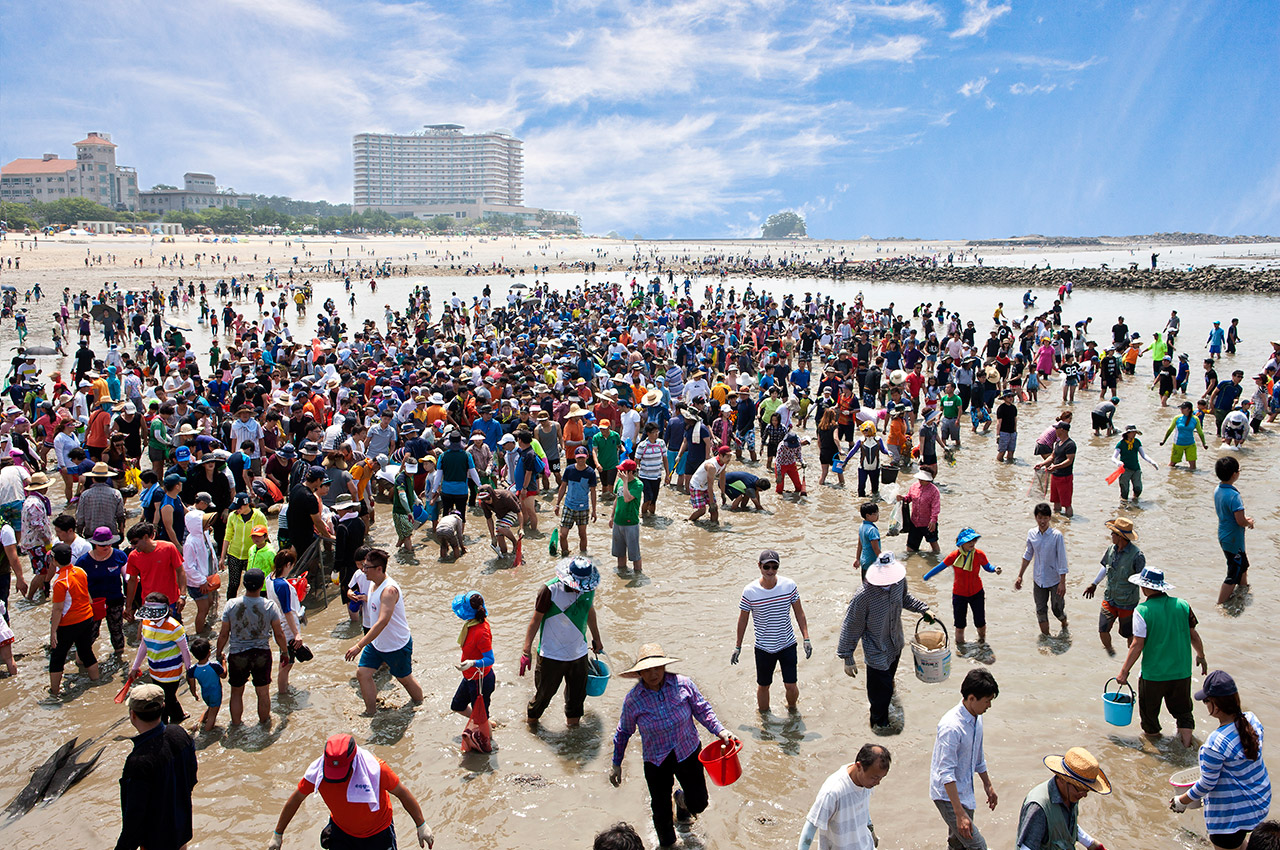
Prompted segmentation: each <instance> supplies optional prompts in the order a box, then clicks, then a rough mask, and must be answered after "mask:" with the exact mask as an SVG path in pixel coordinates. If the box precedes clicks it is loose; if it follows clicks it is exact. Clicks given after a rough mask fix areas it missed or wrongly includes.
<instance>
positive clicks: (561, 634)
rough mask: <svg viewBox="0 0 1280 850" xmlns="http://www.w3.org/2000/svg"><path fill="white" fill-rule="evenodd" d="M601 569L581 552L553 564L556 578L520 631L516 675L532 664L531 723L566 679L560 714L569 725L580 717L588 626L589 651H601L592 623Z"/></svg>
mask: <svg viewBox="0 0 1280 850" xmlns="http://www.w3.org/2000/svg"><path fill="white" fill-rule="evenodd" d="M599 584H600V571H599V570H597V569H596V565H595V564H593V563H592V562H591V559H590V558H588V557H586V556H585V555H578V556H576V557H573V558H566V559H564V560H563V561H561V562H560V564H559V565H558V566H557V567H556V577H555V578H553V579H551V580H550V581H548V582H547V583H546V584H545V585H544V586H543V587H542V588H541V589H540V590H539V591H538V597H537V599H536V600H535V602H534V605H533V608H534V610H533V618H532V619H530V620H529V628H528V629H527V630H526V631H525V635H524V651H523V653H522V654H521V656H520V673H519V674H520V675H521V676H523V675H524V674H525V671H526V670H528V669H529V667H530V666H533V684H534V687H535V689H536V690H535V693H534V695H533V699H531V700H529V705H528V708H527V711H526V715H527V720H528V722H529V725H530V726H537V724H538V720H539V719H540V718H541V717H542V713H543V712H544V711H546V710H547V706H548V705H550V704H551V698H552V697H554V696H555V695H556V692H557V691H559V690H560V684H561V682H563V683H564V716H565V723H566V724H567V725H568V726H577V725H578V723H579V722H580V721H581V720H582V714H583V703H585V702H586V698H587V669H588V665H587V649H588V647H587V630H588V629H590V630H591V646H590V649H591V650H592V651H593V652H597V653H599V652H603V651H604V643H603V642H602V641H601V640H600V627H599V626H598V625H596V609H595V596H596V594H595V589H596V586H597V585H599ZM535 637H537V638H538V654H537V658H536V660H535V659H534V657H533V639H534V638H535Z"/></svg>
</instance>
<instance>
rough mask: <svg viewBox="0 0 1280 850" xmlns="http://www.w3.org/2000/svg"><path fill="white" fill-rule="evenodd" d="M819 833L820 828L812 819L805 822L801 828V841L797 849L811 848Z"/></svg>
mask: <svg viewBox="0 0 1280 850" xmlns="http://www.w3.org/2000/svg"><path fill="white" fill-rule="evenodd" d="M817 835H818V828H817V827H816V826H814V825H813V822H812V821H809V820H806V821H805V822H804V829H802V830H800V843H799V844H798V845H797V846H796V850H809V848H810V847H811V846H812V845H813V839H814V838H816V837H817Z"/></svg>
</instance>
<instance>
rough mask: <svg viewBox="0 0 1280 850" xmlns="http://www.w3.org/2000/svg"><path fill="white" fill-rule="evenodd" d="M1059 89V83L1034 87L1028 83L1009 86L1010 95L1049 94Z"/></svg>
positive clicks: (1041, 84) (1040, 84)
mask: <svg viewBox="0 0 1280 850" xmlns="http://www.w3.org/2000/svg"><path fill="white" fill-rule="evenodd" d="M1057 87H1058V84H1057V83H1038V84H1036V85H1034V86H1029V85H1027V84H1026V83H1014V84H1013V85H1011V86H1009V94H1048V93H1049V92H1051V91H1053V90H1054V89H1056V88H1057Z"/></svg>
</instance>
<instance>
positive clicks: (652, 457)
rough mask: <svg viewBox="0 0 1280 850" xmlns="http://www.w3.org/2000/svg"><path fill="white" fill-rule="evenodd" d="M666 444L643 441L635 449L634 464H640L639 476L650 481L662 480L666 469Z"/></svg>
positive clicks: (659, 441) (656, 441)
mask: <svg viewBox="0 0 1280 850" xmlns="http://www.w3.org/2000/svg"><path fill="white" fill-rule="evenodd" d="M666 458H667V444H666V443H664V442H662V441H661V440H645V441H644V442H642V443H641V444H640V445H639V446H637V447H636V462H637V463H639V464H640V469H639V476H640V477H641V478H646V479H648V480H650V481H657V480H659V479H661V478H662V475H663V473H664V472H666V467H665V465H664V463H663V461H665V460H666Z"/></svg>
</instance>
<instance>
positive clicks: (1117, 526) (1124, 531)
mask: <svg viewBox="0 0 1280 850" xmlns="http://www.w3.org/2000/svg"><path fill="white" fill-rule="evenodd" d="M1104 525H1106V527H1107V528H1109V529H1111V530H1112V531H1114V532H1115V533H1116V534H1119V535H1120V536H1121V537H1123V538H1125V539H1126V540H1137V539H1138V532H1137V531H1136V530H1135V529H1134V527H1133V520H1131V519H1129V518H1128V517H1123V516H1121V517H1116V518H1115V519H1109V520H1107V521H1106V522H1105V523H1104Z"/></svg>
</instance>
